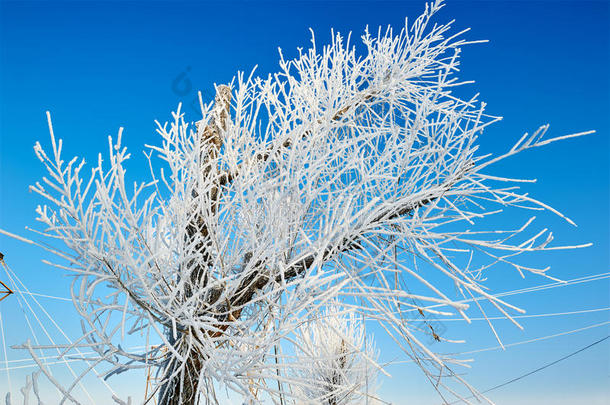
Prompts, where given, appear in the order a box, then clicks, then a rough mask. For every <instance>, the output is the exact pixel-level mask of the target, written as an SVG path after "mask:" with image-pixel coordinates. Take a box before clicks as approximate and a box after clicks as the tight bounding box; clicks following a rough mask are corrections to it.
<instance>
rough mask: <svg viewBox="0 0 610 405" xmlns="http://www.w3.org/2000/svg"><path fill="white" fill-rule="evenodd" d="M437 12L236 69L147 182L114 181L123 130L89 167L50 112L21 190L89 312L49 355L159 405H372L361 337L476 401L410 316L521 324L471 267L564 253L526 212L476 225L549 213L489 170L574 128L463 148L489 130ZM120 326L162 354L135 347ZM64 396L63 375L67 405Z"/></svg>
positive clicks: (151, 155) (172, 128)
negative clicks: (34, 176) (82, 362)
mask: <svg viewBox="0 0 610 405" xmlns="http://www.w3.org/2000/svg"><path fill="white" fill-rule="evenodd" d="M441 6H442V4H441V2H440V1H437V2H435V3H433V4H430V5H428V6H426V9H425V11H424V13H423V14H422V15H421V16H420V17H419V18H417V19H416V20H414V21H413V22H409V21H407V22H406V23H405V27H404V28H403V29H401V30H400V32H398V33H397V34H395V33H394V32H393V31H392V30H391V29H388V30H386V31H381V30H380V31H379V32H377V33H376V34H371V33H369V32H368V31H366V32H365V34H364V35H363V36H362V45H359V46H358V47H355V46H354V45H352V39H351V37H350V36H349V35H348V36H347V37H343V36H341V35H339V34H334V36H333V39H332V42H331V43H330V45H327V46H324V47H323V48H318V47H317V45H316V43H315V41H314V40H312V45H311V48H310V49H308V50H305V51H299V55H298V57H296V58H295V59H293V60H286V59H284V57H283V56H282V57H281V59H280V70H279V72H278V73H277V74H274V75H271V76H269V77H267V78H259V77H256V76H255V75H254V73H253V74H251V75H249V76H248V75H244V74H241V73H240V74H238V75H237V76H236V77H235V79H234V80H233V82H232V83H230V85H229V86H217V87H216V98H215V100H213V101H210V102H209V103H208V104H205V103H204V101H203V100H202V102H201V114H202V117H201V118H200V119H199V120H198V121H197V122H189V121H188V120H187V119H186V117H185V115H184V114H183V113H182V112H181V110H180V108H178V111H176V112H175V113H173V115H172V119H171V121H170V122H169V123H166V124H158V133H159V135H160V138H161V142H160V144H159V145H158V146H147V151H148V152H147V156H148V159H149V161H150V168H151V176H152V177H151V179H149V180H147V181H145V182H137V183H135V184H131V183H129V184H127V180H126V167H127V165H128V160H129V157H130V155H129V153H128V152H127V150H126V149H125V148H124V147H123V146H122V144H121V132H122V130H119V133H118V136H117V137H116V139H109V148H108V155H107V157H106V158H105V159H106V160H104V159H102V157H101V155H100V158H99V161H98V163H97V165H95V166H94V167H93V169H92V170H91V172H90V175H85V162H84V161H80V160H78V159H76V158H74V159H72V160H70V161H64V160H63V159H62V156H61V150H62V142H61V140H57V138H56V137H55V135H54V134H53V130H52V127H51V121H50V118H49V126H50V128H51V149H50V152H49V153H47V152H45V150H44V149H43V147H42V146H41V145H40V144H36V146H35V151H36V154H37V156H38V158H39V159H40V161H41V162H42V163H43V164H44V166H45V167H46V169H47V170H48V176H47V177H45V178H44V179H43V181H42V182H40V183H37V184H36V185H34V186H33V187H32V190H33V191H35V192H36V193H38V194H39V195H40V196H42V197H43V198H44V199H46V200H47V202H46V203H47V205H44V206H41V207H39V208H38V210H37V213H38V218H37V219H38V221H40V223H41V224H43V225H44V229H42V230H41V232H42V233H43V234H44V235H46V236H48V237H49V238H50V239H49V240H50V243H52V247H48V246H47V249H50V250H52V251H53V252H55V253H56V254H57V255H58V256H59V258H60V261H59V262H58V263H57V266H59V267H62V268H65V269H67V270H68V271H69V272H71V273H72V274H73V275H74V278H73V283H72V296H73V300H74V304H75V306H76V309H77V311H78V312H79V314H80V315H81V316H82V321H83V322H82V325H83V331H82V332H83V337H82V339H79V340H78V342H77V343H75V344H74V345H73V346H72V347H68V348H63V349H64V351H63V353H65V354H66V355H67V353H69V352H70V350H71V349H74V348H77V347H79V346H83V347H87V348H89V349H92V350H94V351H95V352H96V353H97V357H95V356H94V357H89V358H88V359H89V361H91V362H93V363H92V364H105V365H109V366H110V367H109V369H107V371H106V373H105V374H106V375H107V376H111V375H113V374H116V373H120V372H125V371H127V370H129V369H134V368H152V369H154V370H156V372H157V383H156V386H155V389H154V390H152V392H149V397H150V398H153V397H154V398H157V399H159V400H160V402H161V403H162V404H165V405H177V404H195V403H198V402H197V401H198V400H200V401H202V402H205V403H217V402H219V400H218V399H217V395H216V392H217V391H218V389H220V388H222V389H223V390H224V389H228V390H230V391H232V392H234V393H235V395H238V396H240V397H242V398H243V400H244V401H245V402H246V403H256V402H264V401H267V402H271V403H276V404H282V405H283V404H289V403H298V404H301V403H318V404H319V403H327V404H348V403H366V402H369V403H373V402H374V401H378V400H379V399H378V398H377V397H376V395H375V393H374V386H375V385H376V376H380V375H382V374H384V373H386V371H385V370H384V369H383V366H382V365H381V364H380V363H378V360H377V352H376V351H375V350H374V349H373V347H374V346H373V343H372V341H371V339H372V338H373V336H372V335H373V334H375V335H376V336H375V339H384V341H387V342H393V344H395V345H396V348H397V349H399V350H402V351H403V352H404V353H405V355H407V356H409V357H410V358H411V359H412V360H413V363H412V364H414V365H415V366H417V367H420V368H421V370H422V371H423V373H425V375H426V376H427V377H428V378H429V380H430V382H431V383H432V384H433V385H434V387H435V388H436V389H437V390H438V392H439V394H440V395H441V396H442V397H443V399H444V400H448V399H446V398H450V397H451V396H455V397H457V398H462V397H467V396H470V395H473V396H474V397H475V398H482V397H481V396H480V395H479V394H477V392H476V391H475V390H474V389H473V388H471V387H470V386H469V385H468V384H467V383H466V382H465V381H464V380H463V379H462V378H461V377H460V374H459V373H457V372H456V371H454V367H455V366H457V365H459V359H453V358H449V357H447V356H442V355H439V354H437V353H435V352H434V351H433V350H432V349H431V348H430V347H429V346H430V345H429V344H427V343H426V342H425V340H428V338H430V337H432V338H434V339H435V340H444V338H443V337H442V336H439V335H438V334H437V333H436V332H435V331H434V329H433V328H432V327H421V324H419V323H413V322H410V321H408V319H410V318H413V316H421V317H424V318H425V317H426V316H429V315H434V314H443V315H446V316H449V315H458V316H461V317H463V318H464V319H469V317H471V316H472V313H473V312H475V311H478V312H482V313H483V314H484V315H485V316H487V315H486V314H485V312H486V310H487V309H488V308H494V310H495V311H498V312H499V313H500V314H502V315H503V316H505V317H507V318H509V319H511V320H513V322H514V323H515V324H516V325H518V324H517V322H516V321H514V319H513V318H512V315H511V314H514V313H515V312H519V311H520V309H518V308H516V307H515V306H513V305H511V304H510V303H508V302H505V301H503V300H501V299H500V298H498V297H496V296H494V295H493V294H491V293H489V292H488V291H487V290H486V288H485V286H484V285H483V281H484V278H485V273H486V272H487V271H488V270H489V269H490V268H493V267H494V266H495V265H497V264H502V265H503V266H512V268H514V270H515V271H516V272H518V273H520V274H521V275H523V274H524V273H527V272H529V273H534V274H537V275H542V276H545V271H546V269H545V268H542V269H538V268H532V267H528V266H526V265H523V264H520V262H519V261H518V258H519V256H520V255H521V254H523V253H526V252H533V251H544V250H551V249H563V248H570V247H565V246H551V244H550V242H551V241H552V235H551V233H549V232H547V231H545V230H543V231H540V232H533V233H531V232H530V227H531V225H532V221H533V219H532V220H529V221H527V222H525V223H524V224H515V226H514V227H513V228H512V229H508V230H502V229H498V228H497V227H493V226H492V227H491V228H486V227H485V220H486V218H487V217H488V216H491V215H500V213H501V212H502V209H503V208H505V207H515V208H520V209H532V210H541V209H542V210H550V211H552V212H554V213H556V214H558V215H561V214H559V213H558V212H556V211H555V210H553V209H552V208H551V207H549V206H547V205H545V204H544V203H541V202H539V201H537V200H535V199H533V198H532V197H530V196H528V195H527V194H525V193H522V192H520V191H519V189H518V188H517V187H515V183H518V182H520V181H523V180H514V179H508V178H502V177H498V176H494V175H490V174H488V168H489V167H490V166H491V165H493V164H494V163H496V162H498V161H500V160H503V159H505V158H508V157H510V156H512V155H515V154H517V153H520V152H522V151H525V150H527V149H531V148H535V147H539V146H543V145H546V144H549V143H551V142H554V141H556V140H560V139H565V138H568V137H575V136H579V135H582V134H574V135H568V136H562V137H558V138H552V139H545V138H544V135H545V133H546V131H547V126H543V127H541V128H540V129H538V130H537V131H535V132H534V133H533V134H526V135H524V136H523V137H522V138H521V139H519V140H518V141H517V142H516V144H515V145H514V147H513V148H512V149H510V150H509V151H508V152H506V153H505V154H503V155H501V156H497V157H495V156H488V155H484V156H481V155H479V154H477V137H478V135H479V134H481V133H482V132H483V130H485V129H486V127H487V126H489V125H490V124H492V123H494V122H496V121H497V118H495V117H492V116H489V115H487V114H485V111H484V107H485V104H484V103H482V102H479V101H478V100H477V98H476V97H473V98H467V99H462V98H460V97H458V96H457V95H456V94H455V92H454V90H455V89H456V87H458V86H460V85H462V84H464V83H463V82H460V81H458V79H457V78H456V76H455V74H456V72H457V69H458V66H459V54H460V49H461V48H462V47H463V46H465V45H467V44H469V42H467V41H465V40H463V39H461V34H462V33H455V34H454V33H451V32H450V25H438V24H432V23H431V22H430V20H431V18H432V17H433V15H434V14H435V13H436V12H437V11H438V10H439V9H440V8H441ZM357 49H359V50H361V51H358V50H357ZM566 220H567V221H570V220H569V219H567V218H566ZM572 247H575V246H572ZM484 302H487V303H488V304H486V305H487V306H485V305H484V304H483V303H484ZM486 308H487V309H486ZM489 325H490V328H491V330H492V331H493V333H495V330H494V329H493V326H492V324H491V323H489ZM127 334H141V335H142V336H145V337H146V341H147V342H155V343H154V344H153V343H150V344H148V343H147V345H146V347H145V350H144V352H142V350H139V349H138V350H128V349H126V348H125V347H124V345H121V342H122V341H123V339H124V337H125V336H126V335H127ZM384 335H385V337H384ZM424 338H425V339H424ZM28 347H29V348H30V352H31V353H32V354H33V355H35V352H34V351H33V349H32V347H31V346H28ZM456 363H457V364H456ZM43 371H44V368H43ZM53 381H55V380H53ZM452 381H454V382H458V386H459V385H465V386H466V387H468V390H469V392H468V393H467V394H465V395H464V394H460V392H461V391H460V390H459V389H458V388H456V386H455V385H453V384H452ZM58 385H60V384H58ZM75 386H76V385H75V384H73V385H71V386H68V387H63V386H61V385H60V389H61V391H62V393H63V395H64V396H65V398H67V399H68V400H73V401H74V402H76V399H75V398H73V394H72V391H71V390H72V388H73V387H75ZM462 392H463V391H462ZM148 399H149V398H146V399H145V400H148ZM117 401H120V400H119V399H118V398H117Z"/></svg>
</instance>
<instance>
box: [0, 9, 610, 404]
mask: <svg viewBox="0 0 610 405" xmlns="http://www.w3.org/2000/svg"><path fill="white" fill-rule="evenodd" d="M608 4H609V3H608V2H602V1H600V2H587V1H576V2H564V1H562V2H555V1H540V2H525V1H515V2H499V1H489V2H483V1H476V2H474V1H473V2H470V1H449V2H448V4H447V5H446V7H445V8H444V9H443V10H442V12H441V13H439V15H438V16H437V21H439V22H448V21H449V20H451V19H455V20H456V23H455V27H456V29H462V28H466V27H470V28H472V30H471V31H470V32H469V33H467V34H466V37H467V38H468V39H488V40H490V42H489V43H487V44H481V45H473V46H470V47H467V48H465V49H464V50H463V53H462V66H463V68H462V71H461V73H460V77H461V78H462V79H464V80H475V81H476V83H475V84H474V85H471V86H470V87H469V88H468V89H465V90H464V91H466V94H469V93H470V94H472V93H475V92H480V93H481V97H480V98H481V99H482V100H484V101H486V102H487V103H488V112H490V113H491V114H494V115H501V116H503V117H504V120H503V121H502V122H500V123H498V124H497V125H495V126H494V127H492V128H490V129H489V130H488V131H487V132H486V133H485V134H484V136H483V137H482V138H481V145H482V146H481V150H482V152H494V153H499V152H502V151H505V150H506V149H508V148H510V146H511V145H512V143H514V141H515V140H516V139H517V138H518V137H519V136H520V135H521V134H522V133H523V132H525V131H532V130H535V129H536V128H537V127H538V126H539V125H541V124H545V123H550V124H551V128H550V131H551V135H562V134H567V133H572V132H577V131H583V130H589V129H595V130H596V131H597V134H596V135H593V136H589V137H586V138H579V139H575V140H568V141H565V142H562V143H559V144H553V145H550V146H548V147H547V148H545V149H539V150H535V151H530V152H527V153H526V154H524V155H523V156H519V157H517V158H515V159H512V160H510V161H507V162H505V163H503V164H502V165H501V166H498V167H497V168H496V169H495V173H502V174H505V175H507V176H515V177H529V178H537V179H538V183H537V184H535V185H528V186H527V189H528V191H531V193H532V194H533V195H534V196H535V197H538V198H540V199H542V200H543V201H545V202H547V203H549V204H550V205H552V206H553V207H555V208H557V209H559V210H560V211H562V212H564V213H565V214H567V215H568V216H569V217H570V218H572V219H573V220H574V221H575V222H576V223H577V224H578V228H574V227H572V226H570V225H569V224H567V223H565V222H562V221H560V220H558V218H556V217H554V216H552V215H540V216H539V220H540V222H539V223H538V224H539V226H541V227H549V228H551V229H553V230H554V234H555V235H556V238H557V239H556V240H557V242H558V243H584V242H593V243H594V246H593V247H591V248H588V249H583V250H579V251H572V252H558V253H553V254H545V255H540V256H539V257H536V258H535V259H532V260H535V261H536V262H537V263H547V264H548V265H551V266H552V274H553V275H554V276H556V277H559V278H563V279H573V278H577V277H582V276H586V275H591V274H597V273H604V272H607V271H608V268H609V250H610V249H609V246H610V245H609V237H608V236H609V225H610V220H609V215H608V212H609V206H610V204H609V203H610V202H609V173H610V169H609V165H608V162H609V147H608V146H609V145H608V139H609V137H608V135H609V130H610V126H609V117H610V103H609V97H610V85H609V74H608V72H610V66H609V49H610V44H609V38H610V32H609V21H610V20H609V12H608V8H609V6H608ZM423 6H424V3H423V1H411V2H398V1H396V2H381V1H376V2H365V1H358V2H348V1H338V2H322V1H318V2H304V1H297V2H277V3H273V2H233V3H226V4H221V3H211V2H201V3H195V2H171V3H170V2H161V1H156V2H151V3H145V2H118V1H116V2H93V1H91V2H89V1H83V2H50V1H48V2H47V1H44V2H5V1H3V2H0V228H2V229H5V230H8V231H11V232H15V233H21V234H24V233H25V231H24V227H25V226H26V225H33V224H34V217H35V214H34V208H35V207H36V205H37V204H38V203H40V200H38V199H37V198H35V196H34V195H33V194H31V193H28V185H29V184H32V183H33V182H35V181H37V180H38V179H39V178H40V176H41V175H42V169H41V167H40V166H39V165H38V162H37V160H36V159H35V157H34V153H33V149H32V146H33V144H34V142H35V141H37V140H41V141H43V142H48V135H47V127H46V119H45V116H44V112H45V111H46V110H50V111H51V113H52V115H53V120H54V125H55V133H56V135H57V136H58V137H61V138H63V139H64V142H65V147H64V149H65V153H66V156H68V155H74V154H78V155H80V156H85V157H87V158H88V160H89V161H92V160H93V159H94V158H95V156H96V154H97V152H98V151H105V150H106V147H107V136H108V135H109V134H112V135H115V134H116V133H117V130H118V128H119V126H124V127H125V132H124V136H123V139H124V143H126V144H127V146H128V147H130V148H131V149H132V151H133V152H138V151H139V150H141V147H142V145H143V144H145V143H148V144H152V143H155V142H156V135H155V132H154V128H155V127H154V123H153V121H154V120H155V119H157V120H159V121H165V120H167V119H169V118H170V111H172V110H173V109H175V108H176V106H177V104H178V102H181V101H182V102H183V103H185V105H186V112H187V114H190V117H191V118H192V119H196V118H197V116H196V109H193V108H191V107H190V106H191V105H192V103H193V101H194V100H195V96H196V91H197V90H201V91H202V92H203V93H204V95H205V96H207V97H211V96H212V94H213V84H214V83H219V84H220V83H226V82H228V81H230V80H231V78H232V76H233V75H234V74H235V73H236V72H237V71H238V70H245V71H249V70H250V69H251V68H252V67H253V66H254V65H258V71H259V74H261V75H266V74H267V73H269V72H274V71H276V69H277V61H278V54H277V48H278V47H281V48H282V49H283V51H284V52H285V55H287V56H291V55H295V54H296V48H297V47H306V46H308V44H309V40H310V34H309V31H308V29H309V28H312V29H313V30H314V31H315V32H316V38H317V40H318V42H319V43H320V44H322V43H325V42H326V41H327V40H328V39H329V37H330V29H331V28H334V29H335V30H338V31H341V32H348V31H352V32H353V33H354V34H358V35H359V34H360V33H362V31H363V29H364V27H365V26H366V25H369V27H371V28H376V27H377V26H379V25H383V26H387V25H388V24H389V25H392V26H394V27H395V28H397V29H398V28H400V27H402V25H403V24H404V18H405V16H409V17H412V18H414V17H416V16H417V15H419V14H420V12H421V11H422V9H423ZM358 35H357V36H358ZM134 155H135V159H134V162H132V165H131V166H130V167H131V169H130V170H133V173H135V174H136V175H142V176H145V175H146V167H145V166H144V163H145V162H144V160H143V159H142V157H141V156H140V155H139V153H134ZM143 178H144V177H143ZM508 219H510V218H508ZM0 251H1V252H3V253H4V254H5V255H6V260H7V262H8V263H9V264H10V265H11V267H12V268H13V269H14V270H15V271H16V272H17V273H18V274H19V275H20V277H21V278H22V280H23V281H24V282H25V283H26V284H27V285H28V287H29V288H30V289H31V290H32V291H36V292H39V293H44V294H51V295H56V296H64V297H65V296H68V292H67V290H68V286H69V279H67V278H65V277H62V276H61V275H60V274H59V273H58V272H57V271H55V270H52V269H50V268H49V267H48V266H46V265H44V264H42V263H41V261H40V260H41V259H43V258H45V257H47V256H46V255H45V254H43V253H42V252H41V251H40V250H39V249H36V248H33V247H31V246H28V245H24V244H22V243H19V242H16V241H14V240H11V239H9V238H6V237H4V236H1V235H0ZM0 280H4V281H6V280H5V277H4V275H3V274H2V273H0ZM546 282H547V281H545V280H544V279H541V278H537V277H528V278H527V279H526V280H522V279H521V278H520V277H519V276H518V275H517V274H514V273H512V272H507V273H502V274H498V275H495V274H494V275H493V276H492V277H491V278H490V285H491V286H492V288H493V291H498V292H499V291H508V290H514V289H518V288H523V287H528V286H533V285H540V284H544V283H546ZM41 302H42V303H44V304H45V305H46V307H47V309H48V311H49V312H51V313H52V314H54V316H56V318H57V319H58V320H62V321H63V322H64V323H65V324H66V325H70V319H71V317H72V316H73V315H72V313H71V311H70V304H69V303H62V302H57V301H54V300H46V301H44V300H43V301H41ZM510 302H511V303H515V304H517V305H520V306H522V307H523V308H525V309H527V311H528V313H531V314H539V313H540V314H541V313H549V312H564V311H576V310H584V309H593V308H604V307H608V306H610V302H609V285H608V281H607V280H604V281H597V282H593V283H586V284H581V285H578V286H570V287H565V288H557V289H552V290H548V291H544V292H541V293H539V294H522V295H517V296H514V297H512V298H511V301H510ZM0 311H1V312H2V316H3V320H4V325H5V334H6V335H7V342H8V344H17V343H21V342H22V341H23V340H24V339H25V338H26V337H27V329H26V326H25V324H24V320H23V317H22V315H21V312H20V309H19V306H18V305H17V303H16V300H15V299H11V298H8V299H7V300H4V301H3V302H2V303H0ZM608 314H609V312H608V311H601V312H595V313H587V314H580V315H568V316H559V317H548V318H531V319H524V320H523V325H524V326H525V330H524V331H520V330H518V329H516V328H514V327H512V326H510V325H509V324H508V322H504V321H499V323H498V328H499V330H500V332H501V333H502V335H503V336H504V337H505V342H506V343H510V342H518V341H523V340H527V339H533V338H537V337H540V336H546V335H551V334H554V333H560V332H563V331H570V330H573V329H577V328H582V327H586V326H588V325H593V324H595V323H600V322H604V321H607V320H608ZM7 325H8V326H7ZM443 325H444V327H445V328H446V332H445V333H446V334H447V335H448V336H450V337H455V336H463V337H465V338H467V339H468V343H466V344H465V345H463V347H459V348H455V347H451V348H449V347H444V346H443V347H442V349H443V350H445V351H449V350H451V351H466V350H475V349H479V348H484V347H490V346H495V345H496V343H495V340H494V338H493V335H492V334H491V332H490V331H489V328H488V327H486V326H485V325H483V324H482V323H475V324H474V325H473V326H471V327H470V328H465V327H464V325H462V324H460V323H459V322H446V323H444V324H443ZM68 329H69V331H70V332H71V333H73V334H74V335H76V334H77V332H78V330H77V329H74V328H70V327H68ZM607 334H608V327H607V326H604V327H600V328H593V329H589V330H586V331H583V332H579V333H574V334H570V335H566V336H563V337H558V338H554V339H549V340H545V341H541V342H536V343H530V344H525V345H520V346H515V347H512V348H510V349H508V350H507V351H489V352H483V353H479V354H474V355H473V357H474V358H475V359H476V362H475V363H474V364H473V368H472V369H465V370H464V372H465V373H466V374H467V375H466V376H467V378H468V380H469V381H470V382H471V383H472V384H474V385H475V386H476V387H478V388H480V389H486V388H488V387H491V386H494V385H496V384H500V383H503V382H505V381H507V380H510V379H511V378H513V377H516V376H519V375H521V374H524V373H526V372H528V371H531V370H533V369H536V368H537V367H539V366H542V365H544V364H545V363H548V362H551V361H553V360H555V359H557V358H559V357H561V356H563V355H565V354H568V353H569V352H571V351H574V350H576V349H578V348H580V347H582V346H585V345H587V344H588V343H591V342H593V341H595V340H597V339H599V338H601V337H603V336H605V335H607ZM609 347H610V345H609V344H608V341H606V342H605V343H603V344H600V345H597V346H595V347H594V348H592V349H590V350H588V351H586V352H584V353H581V354H579V355H577V356H574V357H573V358H570V359H568V360H566V361H564V362H562V363H559V364H557V365H555V366H553V367H550V368H548V369H546V370H544V371H542V372H540V373H536V374H534V375H532V376H530V377H527V378H526V379H523V380H521V381H518V382H515V383H513V384H510V385H508V386H506V387H504V388H501V389H499V390H496V391H493V392H492V393H490V394H489V396H490V398H492V399H494V400H496V401H497V403H498V404H575V403H587V404H603V403H608V402H607V401H610V398H609V396H608V395H609V394H608V388H607V387H608V386H610V381H609V375H610V370H609V362H610V353H609V352H610V350H609ZM23 357H25V355H24V354H23V353H15V352H14V351H9V359H17V358H23ZM0 360H1V359H0ZM0 368H3V365H0ZM390 371H391V372H392V373H393V378H392V379H390V380H386V381H384V383H383V386H382V390H381V395H382V396H383V397H384V398H385V399H387V400H390V401H393V402H394V403H395V404H407V403H409V404H436V403H439V401H438V399H437V398H436V397H435V396H434V393H433V391H432V390H431V389H430V388H429V387H428V386H427V385H426V384H427V383H426V382H425V380H424V379H423V378H422V377H421V376H420V374H419V371H418V370H417V369H416V368H415V367H413V366H412V365H410V364H406V365H401V366H393V367H392V368H391V370H390ZM58 372H59V371H58ZM12 377H13V384H14V385H17V384H15V382H19V383H21V382H22V380H20V378H23V374H19V371H15V372H14V374H12ZM118 385H121V386H122V388H121V389H122V390H123V391H122V392H129V391H130V390H132V392H135V391H136V390H141V389H143V380H142V378H141V376H138V377H133V378H132V379H122V380H120V381H118ZM6 386H7V379H6V374H5V372H4V371H0V393H3V392H5V390H6ZM135 387H137V388H135ZM604 398H605V400H604ZM605 401H606V402H605Z"/></svg>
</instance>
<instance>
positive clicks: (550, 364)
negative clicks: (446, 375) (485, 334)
mask: <svg viewBox="0 0 610 405" xmlns="http://www.w3.org/2000/svg"><path fill="white" fill-rule="evenodd" d="M608 338H610V335H607V336H606V337H603V338H601V339H599V340H596V341H595V342H593V343H591V344H588V345H587V346H585V347H583V348H581V349H578V350H576V351H574V352H572V353H570V354H567V355H565V356H563V357H561V358H559V359H557V360H555V361H552V362H550V363H548V364H545V365H544V366H542V367H538V368H537V369H535V370H532V371H530V372H529V373H526V374H523V375H520V376H519V377H515V378H513V379H512V380H509V381H506V382H504V383H502V384H498V385H496V386H494V387H491V388H488V389H486V390H485V391H481V394H485V393H487V392H490V391H493V390H496V389H498V388H501V387H504V386H506V385H508V384H512V383H514V382H516V381H519V380H522V379H524V378H525V377H528V376H530V375H532V374H534V373H537V372H539V371H542V370H544V369H545V368H549V367H551V366H552V365H555V364H557V363H559V362H560V361H563V360H565V359H568V358H570V357H572V356H574V355H576V354H578V353H580V352H584V351H585V350H587V349H589V348H591V347H593V346H595V345H597V344H600V343H602V342H603V341H604V340H606V339H608ZM473 397H474V396H470V397H468V398H473ZM468 398H466V399H468ZM458 402H460V401H455V402H452V403H451V404H457V403H458Z"/></svg>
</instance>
